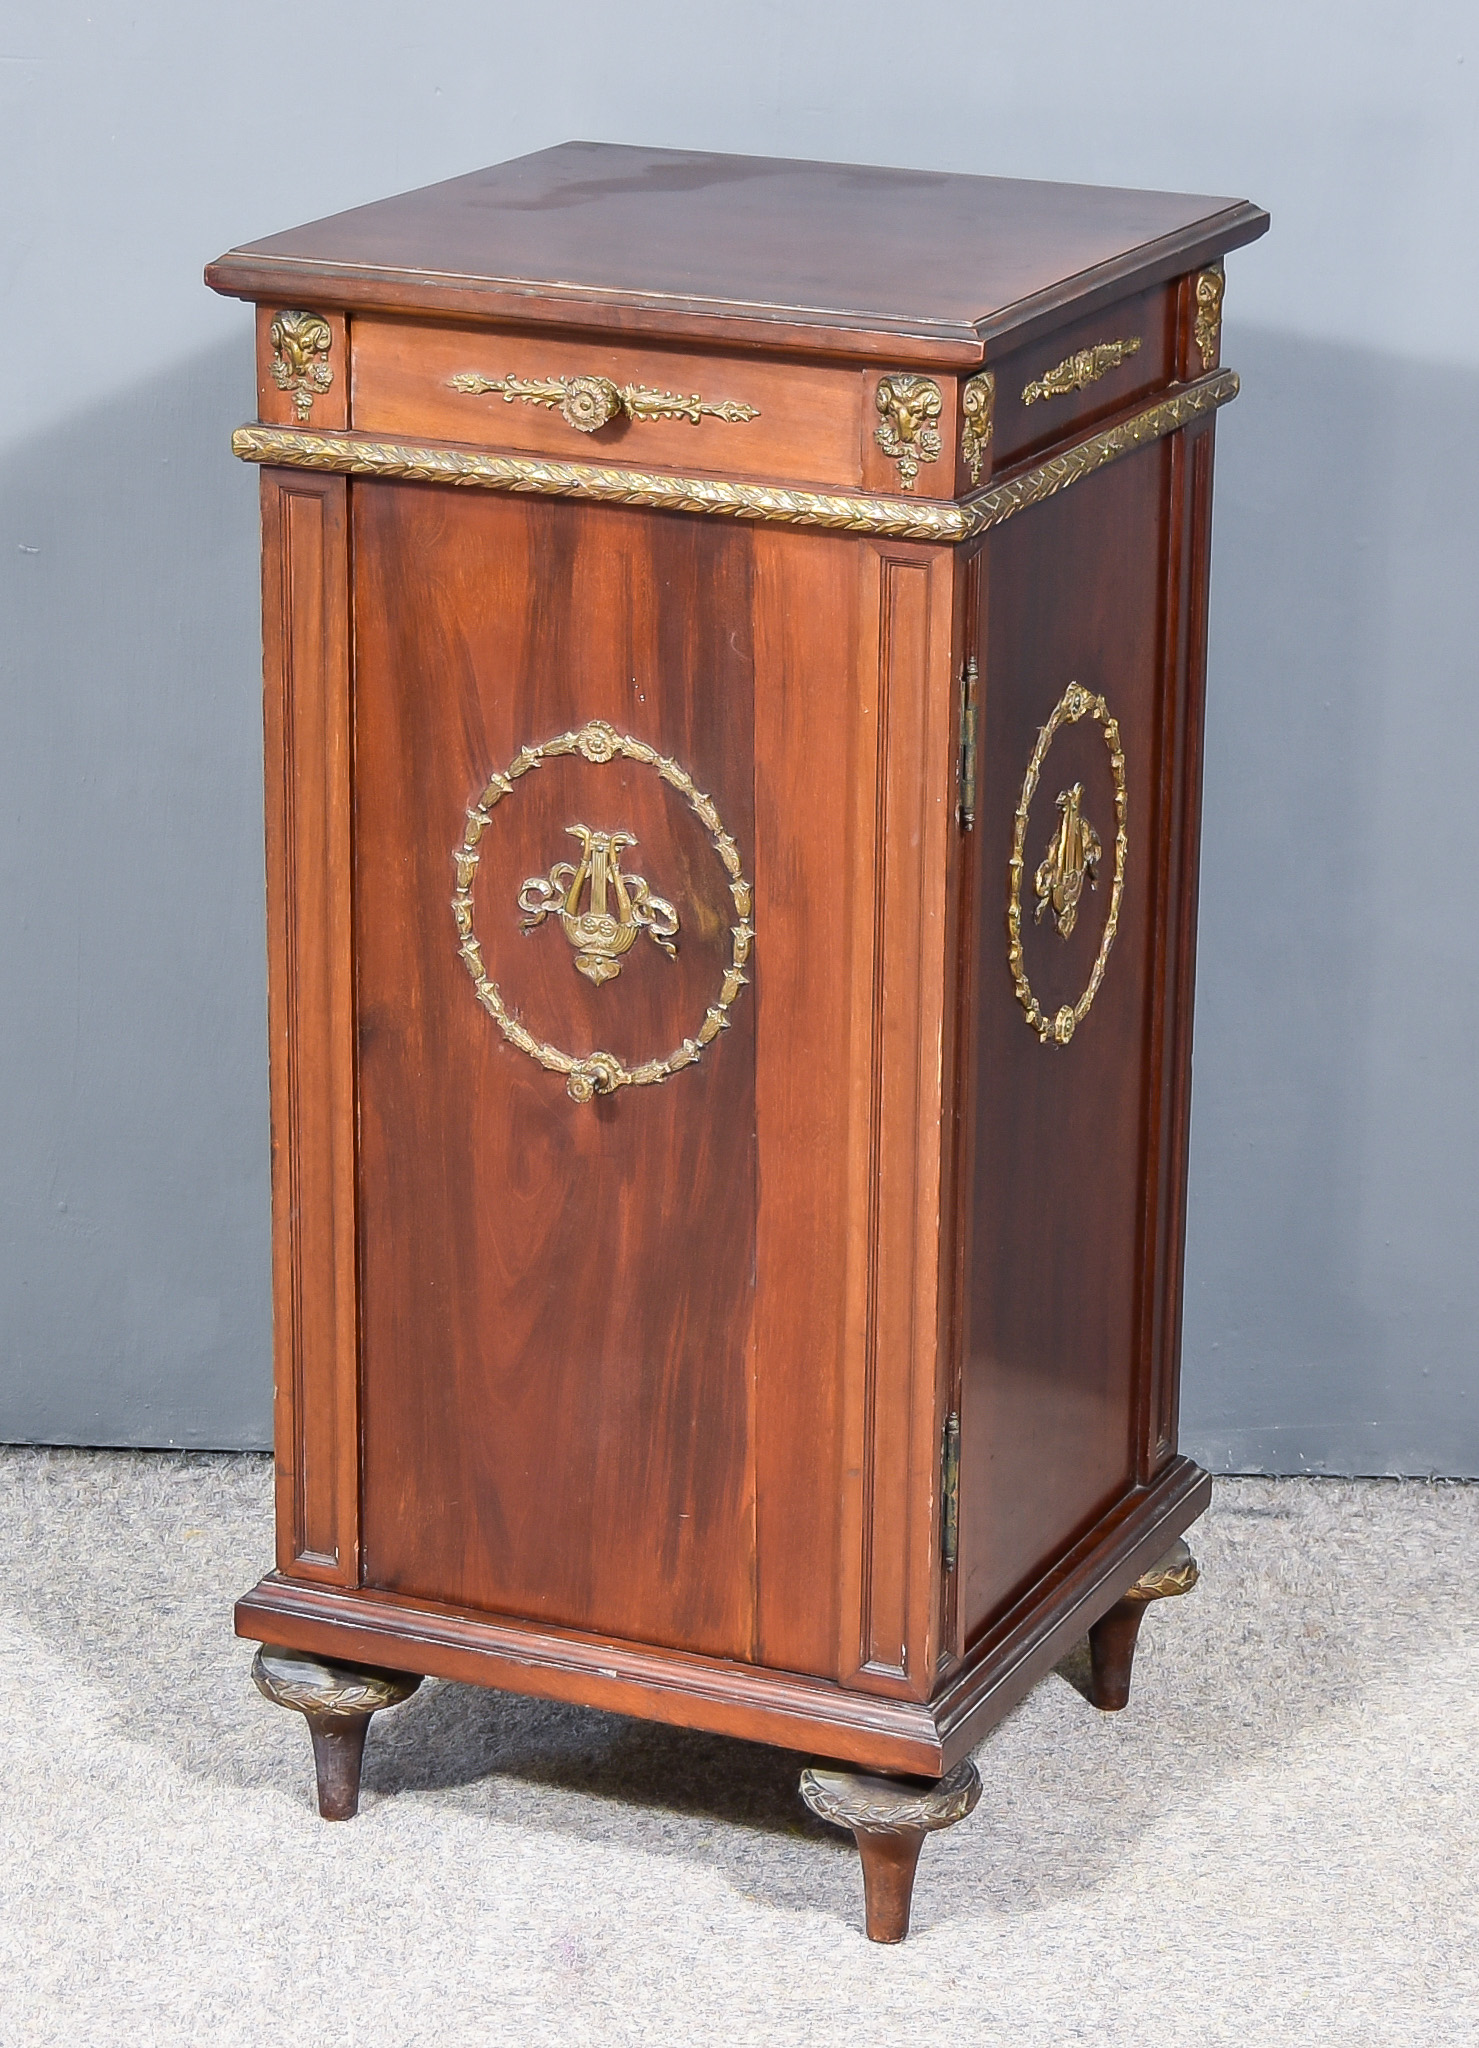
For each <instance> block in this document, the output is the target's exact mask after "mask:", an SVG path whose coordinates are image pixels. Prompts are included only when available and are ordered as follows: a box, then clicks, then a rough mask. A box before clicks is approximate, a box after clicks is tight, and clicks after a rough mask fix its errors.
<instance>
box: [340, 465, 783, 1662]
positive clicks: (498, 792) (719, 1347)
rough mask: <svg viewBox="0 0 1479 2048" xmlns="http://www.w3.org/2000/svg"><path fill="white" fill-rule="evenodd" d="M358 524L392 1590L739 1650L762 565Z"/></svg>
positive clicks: (395, 495) (395, 498)
mask: <svg viewBox="0 0 1479 2048" xmlns="http://www.w3.org/2000/svg"><path fill="white" fill-rule="evenodd" d="M353 535H354V591H355V746H356V770H355V777H356V813H355V864H356V878H357V879H356V903H355V942H356V971H357V1000H358V1029H359V1039H358V1043H359V1094H360V1116H361V1141H360V1142H361V1152H360V1245H361V1290H362V1294H361V1303H362V1306H361V1318H362V1320H361V1359H362V1366H361V1370H362V1441H363V1494H364V1498H363V1516H364V1527H363V1542H364V1575H365V1581H366V1583H368V1584H371V1585H375V1586H379V1587H383V1588H387V1589H392V1590H395V1591H399V1592H402V1593H406V1594H412V1595H419V1596H421V1597H425V1598H431V1599H437V1600H443V1601H449V1602H452V1603H455V1604H457V1605H459V1606H466V1607H469V1608H473V1609H479V1610H484V1611H493V1612H501V1613H507V1614H513V1615H520V1616H527V1617H531V1618H535V1619H539V1620H543V1621H547V1622H549V1623H553V1624H564V1625H569V1626H574V1627H581V1628H592V1629H599V1630H602V1631H609V1632H611V1633H612V1634H615V1635H621V1636H626V1637H632V1638H639V1639H642V1640H646V1641H649V1642H654V1643H660V1644H666V1645H670V1646H674V1647H678V1648H684V1649H692V1650H702V1651H707V1652H711V1653H715V1654H722V1655H727V1656H741V1657H746V1656H749V1655H750V1654H751V1650H752V1640H753V1633H754V1507H753V1484H754V1482H753V1461H752V1452H751V1441H750V1438H751V1421H750V1398H751V1360H750V1350H751V1325H752V1304H753V1292H754V1275H755V1219H756V1194H755V1184H756V1163H755V1159H756V1138H755V1024H756V1006H755V1001H754V996H753V992H752V990H751V989H750V988H749V987H748V986H747V985H746V984H745V983H742V982H741V981H740V980H739V979H738V973H747V966H746V965H744V964H742V963H743V962H744V955H745V953H746V951H747V940H746V939H745V938H744V936H743V932H744V928H745V927H746V925H747V923H748V915H747V912H748V909H749V907H750V906H749V905H748V902H747V891H748V888H749V887H750V885H751V884H752V883H753V867H752V854H753V848H754V777H753V760H752V755H753V661H752V655H751V649H750V645H749V633H750V598H749V579H750V543H749V537H748V535H747V533H746V532H745V531H744V530H742V529H739V528H735V527H726V526H720V525H719V524H718V523H717V522H710V521H699V520H683V519H671V518H669V519H659V518H653V517H652V516H650V515H643V514H638V513H628V512H625V511H622V510H619V509H612V508H606V507H602V508H582V507H578V506H572V505H566V504H544V503H538V502H531V501H528V500H522V501H515V500H504V499H497V498H488V497H483V496H471V495H468V496H463V495H462V494H459V493H453V492H450V491H445V490H436V489H429V488H423V487H418V486H408V485H390V484H376V485H367V486H356V487H355V491H354V521H353ZM572 734H574V735H579V736H581V737H580V739H579V740H571V739H570V738H569V736H570V735H572ZM552 743H553V744H552ZM526 750H528V751H526ZM648 750H650V757H649V758H643V756H644V752H646V751H648ZM500 778H501V779H500ZM470 807H471V808H473V810H474V811H475V812H479V811H480V812H481V814H482V816H481V819H479V818H478V817H474V819H473V821H472V823H471V825H469V820H468V812H469V808H470ZM459 849H460V851H461V855H462V864H461V871H460V875H459V871H458V866H457V857H458V853H459ZM459 889H460V890H461V891H462V892H463V894H462V916H461V923H462V925H463V927H465V929H462V930H459V928H458V921H457V912H456V906H455V905H454V895H457V894H458V892H459ZM603 917H604V919H605V922H604V923H603V922H601V920H602V918H603ZM582 920H584V922H582ZM737 933H739V934H740V936H738V937H737V936H736V934H737ZM735 969H738V973H732V972H731V970H735ZM716 1017H717V1018H718V1019H719V1020H720V1025H719V1026H718V1027H716V1026H715V1025H714V1024H713V1023H712V1022H711V1021H708V1020H712V1019H714V1018H716ZM700 1041H707V1042H703V1043H700ZM685 1048H687V1049H685ZM695 1050H696V1052H697V1056H696V1057H694V1056H693V1054H694V1052H695ZM595 1054H600V1055H602V1056H605V1057H609V1059H610V1060H612V1061H613V1062H615V1063H617V1066H615V1067H603V1066H602V1065H601V1063H600V1061H598V1060H593V1061H592V1062H591V1064H589V1065H586V1066H582V1068H581V1069H580V1070H579V1071H578V1072H576V1073H574V1074H573V1075H572V1074H570V1073H566V1072H564V1071H562V1070H561V1064H560V1062H561V1060H562V1059H565V1058H567V1057H568V1056H578V1057H579V1058H581V1059H582V1060H584V1059H585V1058H586V1056H588V1055H595ZM654 1065H660V1066H662V1068H663V1071H662V1073H661V1074H660V1075H659V1076H654V1075H653V1073H652V1069H653V1067H654ZM618 1068H619V1070H620V1072H622V1073H625V1074H626V1075H629V1076H632V1077H634V1078H633V1081H632V1083H631V1084H630V1085H619V1086H617V1087H615V1088H614V1089H613V1090H611V1092H603V1085H602V1084H603V1083H604V1082H606V1081H608V1080H610V1079H611V1078H613V1077H614V1075H615V1074H616V1072H617V1071H618ZM582 1095H583V1096H585V1097H587V1098H588V1099H583V1100H578V1099H576V1097H577V1096H582Z"/></svg>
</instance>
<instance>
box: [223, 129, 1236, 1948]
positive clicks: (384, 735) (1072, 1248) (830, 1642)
mask: <svg viewBox="0 0 1479 2048" xmlns="http://www.w3.org/2000/svg"><path fill="white" fill-rule="evenodd" d="M1266 226H1267V219H1266V216H1265V215H1264V214H1262V213H1261V212H1260V211H1259V210H1258V209H1256V208H1255V207H1253V206H1250V205H1248V204H1246V203H1241V202H1236V201H1232V200H1226V199H1205V198H1195V197H1186V196H1184V195H1168V194H1162V193H1148V192H1127V191H1109V190H1098V189H1090V188H1084V187H1074V186H1067V185H1047V184H1026V183H1015V182H1008V181H1004V180H997V179H987V178H965V177H947V176H936V175H932V174H926V173H922V172H913V171H911V172H903V171H886V170H875V169H865V168H860V167H855V166H839V165H826V164H810V163H789V162H772V161H767V160H760V159H751V158H741V157H723V156H708V155H695V154H686V153H679V152H669V151H661V150H639V149H629V148H614V147H606V146H597V145H593V144H568V145H565V146H563V147H561V148H558V149H552V150H547V151H544V152H541V153H540V154H538V155H535V156H530V157H525V158H522V159H520V160H518V161H516V162H513V163H508V164H503V165H499V166H497V167H495V168H494V169H491V170H488V171H482V172H478V173H476V174H474V175H472V176H470V177H466V178H460V179H456V180H453V181H452V182H450V183H447V184H444V185H440V186H435V187H432V188H430V189H429V190H426V191H423V192H419V193H413V194H410V195H408V196H405V197H402V198H397V199H391V200H387V201H385V202H383V203H381V204H378V205H373V206H366V207H362V208H360V209H358V210H356V211H354V212H351V213H346V214H341V215H339V216H338V217H336V218H334V219H331V220H325V221H320V222H318V223H316V224H315V225H313V226H310V227H306V228H300V229H297V230H295V231H294V232H292V233H289V234H284V235H279V236H277V237H275V238H274V239H272V240H269V241H265V242H259V243H255V244H253V245H251V246H249V247H246V248H241V249H236V250H233V251H232V252H230V253H229V254H228V255H226V256H223V257H222V258H221V259H220V261H219V262H217V263H216V264H214V265H212V266H211V268H210V270H209V271H208V272H207V277H208V281H209V282H210V283H211V284H212V285H213V286H214V287H215V289H217V290H218V291H222V292H226V293H232V294H235V295H236V296H238V297H241V298H245V299H249V300H252V301H254V302H255V303H256V305H257V307H258V314H257V321H258V326H257V334H258V384H259V401H258V411H259V418H258V422H257V423H256V424H254V425H251V426H247V427H243V428H242V429H241V430H240V431H239V432H238V434H237V435H236V437H235V448H236V452H237V454H238V455H240V456H242V457H243V458H245V459H246V460H248V461H251V462H255V463H259V464H260V465H262V468H261V482H262V511H263V544H264V608H265V645H266V727H267V840H268V886H269V895H270V918H269V928H270V945H271V963H270V965H271V982H270V989H271V995H270V1004H271V1009H270V1023H271V1059H272V1118H273V1189H274V1290H275V1328H276V1338H275V1346H276V1388H277V1470H278V1480H279V1486H278V1516H277V1530H278V1555H277V1568H276V1570H275V1571H273V1572H271V1573H269V1575H268V1576H267V1577H266V1578H264V1579H263V1580H262V1582H261V1584H260V1585H259V1586H258V1587H257V1588H256V1589H255V1590H254V1591H252V1592H251V1593H249V1594H248V1595H247V1596H246V1597H245V1598H244V1599H243V1601H242V1602H241V1604H240V1606H239V1607H238V1609H237V1626H238V1629H239V1631H240V1632H241V1633H242V1634H244V1635H246V1636H248V1637H254V1638H257V1639H259V1640H262V1641H263V1642H265V1643H267V1644H269V1645H271V1646H273V1647H272V1648H271V1649H270V1650H269V1651H268V1652H265V1653H264V1656H265V1659H266V1661H265V1663H262V1662H261V1661H260V1660H259V1679H260V1680H261V1682H262V1683H263V1684H264V1688H265V1689H267V1690H269V1691H271V1692H272V1693H273V1696H274V1697H280V1698H283V1699H285V1700H286V1703H287V1704H290V1705H294V1706H298V1707H299V1708H300V1709H302V1710H303V1711H305V1712H306V1713H308V1715H309V1719H310V1725H312V1726H313V1728H314V1731H315V1742H316V1746H317V1747H318V1749H319V1754H320V1766H321V1779H320V1789H321V1792H322V1794H323V1797H324V1802H325V1810H326V1811H330V1812H333V1811H352V1810H353V1805H354V1781H355V1777H356V1773H357V1762H358V1754H359V1747H358V1746H359V1745H361V1744H362V1742H363V1738H364V1728H365V1721H366V1718H367V1715H368V1713H369V1712H371V1711H373V1710H374V1708H375V1707H376V1706H379V1705H385V1704H388V1703H390V1702H391V1701H392V1700H393V1699H395V1698H398V1697H403V1696H404V1694H405V1692H406V1691H407V1690H408V1689H409V1686H410V1684H411V1683H412V1682H413V1680H414V1678H415V1677H416V1676H419V1675H425V1674H434V1675H437V1676H440V1677H444V1678H452V1679H459V1680H463V1681H470V1682H473V1683H477V1684H483V1685H488V1686H494V1687H502V1688H505V1689H509V1690H512V1691H516V1692H523V1693H532V1694H538V1695H541V1696H545V1697H549V1698H557V1699H565V1700H575V1701H581V1702H585V1703H587V1704H589V1705H592V1706H597V1707H603V1708H611V1709H616V1710H619V1711H621V1712H625V1713H632V1714H640V1715H648V1716H653V1717H656V1718H658V1719H662V1720H666V1721H670V1722H676V1723H679V1724H681V1725H684V1726H689V1727H697V1728H704V1729H711V1730H718V1731H722V1732H725V1733H730V1734H733V1735H737V1736H746V1737H752V1738H756V1739H759V1740H762V1741H767V1742H773V1743H777V1744H781V1745H785V1746H789V1747H792V1748H796V1749H800V1750H805V1751H808V1752H810V1753H812V1754H813V1755H815V1756H816V1757H817V1758H818V1759H819V1760H820V1762H819V1765H818V1767H817V1769H816V1770H814V1771H812V1772H811V1773H809V1774H808V1790H807V1796H808V1798H810V1799H811V1800H812V1803H813V1804H814V1805H816V1806H817V1809H818V1810H819V1811H827V1812H828V1814H829V1817H831V1818H834V1819H841V1820H842V1821H844V1822H845V1823H846V1824H848V1825H851V1826H854V1828H855V1830H856V1831H857V1833H858V1838H859V1843H860V1846H861V1847H862V1848H863V1850H864V1863H865V1873H866V1874H867V1877H868V1883H869V1905H870V1931H871V1932H874V1933H875V1934H878V1935H880V1936H881V1937H882V1938H889V1936H890V1935H891V1934H892V1935H897V1933H899V1932H901V1931H902V1922H901V1917H900V1916H901V1914H902V1918H903V1920H907V1905H908V1881H909V1876H910V1874H911V1873H912V1868H913V1863H912V1857H913V1855H917V1852H918V1844H919V1841H920V1840H922V1838H923V1833H924V1832H926V1831H927V1830H928V1829H929V1828H930V1827H932V1826H936V1825H941V1824H943V1821H942V1819H941V1817H940V1816H941V1814H945V1817H947V1818H957V1817H958V1813H957V1812H956V1810H955V1809H956V1808H959V1809H960V1810H961V1811H964V1810H965V1809H966V1808H967V1807H968V1806H969V1804H970V1803H971V1801H972V1799H973V1798H974V1792H973V1790H971V1787H970V1779H971V1777H972V1774H971V1773H970V1771H969V1766H968V1764H967V1762H966V1760H967V1759H968V1757H969V1753H970V1751H971V1749H972V1747H973V1746H974V1745H975V1744H977V1743H978V1742H979V1741H980V1739H981V1738H982V1736H983V1735H984V1734H985V1732H986V1731H987V1730H988V1729H989V1728H990V1727H991V1725H992V1724H993V1722H995V1721H996V1720H997V1719H999V1718H1000V1716H1001V1715H1002V1714H1003V1713H1004V1712H1005V1711H1006V1710H1007V1708H1008V1707H1009V1706H1010V1705H1011V1704H1012V1703H1013V1702H1014V1701H1015V1700H1016V1699H1018V1698H1019V1697H1020V1696H1021V1694H1022V1693H1023V1692H1024V1691H1025V1690H1026V1688H1027V1687H1028V1686H1030V1685H1031V1684H1032V1683H1033V1682H1034V1680H1035V1679H1036V1678H1037V1677H1039V1676H1040V1675H1041V1674H1042V1673H1043V1672H1044V1671H1046V1670H1047V1669H1048V1668H1049V1667H1050V1666H1051V1665H1052V1664H1053V1663H1054V1661H1055V1660H1057V1659H1059V1658H1060V1657H1061V1656H1062V1655H1063V1653H1064V1652H1065V1650H1066V1649H1067V1648H1068V1647H1069V1646H1070V1645H1071V1644H1072V1643H1073V1642H1074V1641H1075V1640H1077V1639H1078V1638H1080V1637H1082V1636H1083V1635H1084V1634H1085V1633H1086V1632H1089V1631H1091V1630H1092V1631H1093V1632H1094V1634H1093V1638H1092V1639H1093V1642H1094V1645H1095V1681H1094V1682H1095V1687H1096V1698H1098V1700H1099V1702H1100V1703H1101V1704H1104V1705H1113V1704H1116V1703H1118V1704H1122V1703H1123V1701H1122V1699H1120V1698H1118V1694H1120V1693H1123V1691H1124V1690H1125V1688H1126V1687H1127V1685H1128V1673H1129V1656H1130V1653H1131V1651H1132V1649H1133V1639H1134V1627H1135V1625H1136V1624H1138V1619H1139V1615H1140V1613H1141V1612H1142V1611H1143V1605H1144V1602H1145V1601H1146V1600H1148V1599H1149V1598H1151V1597H1153V1596H1154V1594H1155V1592H1156V1591H1175V1590H1178V1589H1179V1588H1180V1586H1182V1585H1184V1584H1185V1583H1188V1582H1189V1578H1190V1576H1191V1575H1192V1574H1193V1572H1194V1568H1193V1567H1190V1565H1189V1561H1188V1560H1187V1559H1186V1557H1185V1556H1184V1554H1183V1553H1181V1552H1177V1553H1176V1554H1175V1555H1174V1556H1173V1557H1171V1559H1170V1561H1169V1562H1164V1561H1165V1560H1166V1559H1167V1554H1168V1553H1170V1552H1172V1550H1173V1546H1174V1545H1175V1544H1176V1541H1177V1539H1178V1538H1179V1537H1180V1536H1181V1535H1182V1532H1183V1531H1184V1530H1185V1529H1186V1527H1187V1526H1188V1525H1189V1524H1190V1523H1191V1522H1192V1521H1193V1520H1194V1519H1195V1517H1196V1516H1197V1515H1198V1514H1199V1513H1200V1512H1201V1510H1202V1508H1203V1506H1204V1504H1205V1502H1206V1499H1207V1490H1208V1481H1207V1479H1206V1476H1205V1475H1204V1474H1203V1473H1202V1472H1200V1471H1199V1470H1198V1469H1197V1468H1196V1466H1195V1465H1193V1464H1191V1463H1190V1462H1189V1461H1188V1460H1187V1459H1185V1458H1183V1457H1181V1456H1179V1455H1178V1453H1177V1449H1176V1392H1177V1369H1178V1331H1179V1300H1180V1286H1181V1266H1182V1222H1183V1213H1184V1189H1185V1170H1186V1126H1187V1093H1188V1078H1189V1061H1188V1054H1189V1046H1190V1038H1191V992H1192V968H1193V941H1194V928H1195V910H1196V876H1197V835H1198V801H1199V797H1198V792H1199V779H1200V757H1201V735H1202V690H1203V671H1204V656H1205V624H1206V612H1207V573H1208V554H1209V535H1210V517H1211V490H1212V442H1213V424H1214V420H1215V416H1216V411H1217V408H1218V407H1219V406H1220V405H1222V404H1223V403H1224V402H1225V401H1226V400H1227V399H1230V398H1231V397H1233V396H1234V395H1235V393H1236V391H1237V379H1236V377H1235V376H1234V375H1233V373H1232V372H1231V371H1230V370H1228V369H1224V368H1223V367H1221V364H1220V356H1219V329H1220V318H1221V305H1222V294H1223V270H1222V258H1223V256H1224V255H1225V253H1226V252H1227V251H1228V250H1230V249H1233V248H1235V247H1237V246H1239V245H1240V244H1242V243H1245V242H1248V241H1250V240H1252V239H1253V238H1254V237H1256V236H1257V235H1259V234H1261V233H1262V232H1263V230H1264V229H1265V227H1266ZM1158 1568H1159V1572H1160V1576H1159V1577H1157V1569H1158ZM351 1751H352V1752H353V1754H352V1755H351V1754H350V1752H351ZM326 1758H327V1759H329V1762H328V1763H326V1762H325V1759H326ZM335 1758H337V1763H335V1762H334V1761H333V1760H334V1759H335ZM849 1767H850V1769H849ZM336 1770H337V1771H338V1773H339V1776H338V1779H337V1780H336V1779H335V1777H334V1772H335V1771H336ZM325 1771H327V1773H328V1775H327V1777H325V1776H324V1772H325ZM857 1773H864V1774H871V1776H860V1775H856V1774H857ZM898 1780H905V1781H912V1782H905V1783H903V1784H899V1783H898V1782H896V1781H898ZM920 1781H923V1783H921V1782H920ZM336 1785H337V1790H336V1789H335V1787H336ZM932 1797H933V1798H934V1799H935V1802H936V1803H935V1805H933V1806H931V1805H930V1799H931V1798H932ZM891 1801H892V1802H893V1803H892V1804H890V1802H891ZM900 1801H903V1805H900V1804H899V1802H900ZM849 1802H851V1804H850V1803H849ZM859 1802H861V1803H859ZM947 1808H948V1809H949V1811H948V1813H947V1811H946V1809H947ZM901 1845H902V1846H901ZM905 1864H907V1865H908V1869H907V1871H905V1870H903V1866H904V1865H905ZM885 1866H886V1867H885ZM901 1872H902V1875H901V1874H900V1873H901ZM875 1880H876V1882H875ZM890 1887H892V1889H891V1890H890Z"/></svg>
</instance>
